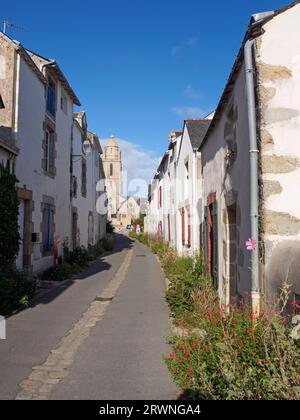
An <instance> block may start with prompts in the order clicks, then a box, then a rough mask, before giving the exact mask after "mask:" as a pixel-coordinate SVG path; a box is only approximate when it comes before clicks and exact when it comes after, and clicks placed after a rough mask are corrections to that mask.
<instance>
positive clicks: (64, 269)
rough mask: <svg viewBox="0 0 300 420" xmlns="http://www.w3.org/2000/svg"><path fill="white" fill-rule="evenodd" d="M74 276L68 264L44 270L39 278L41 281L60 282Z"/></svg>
mask: <svg viewBox="0 0 300 420" xmlns="http://www.w3.org/2000/svg"><path fill="white" fill-rule="evenodd" d="M73 274H74V272H73V269H72V266H71V265H70V264H61V265H55V266H53V267H50V268H48V269H47V270H45V271H44V272H43V274H42V276H41V278H42V280H51V281H62V280H66V279H68V278H70V277H72V275H73Z"/></svg>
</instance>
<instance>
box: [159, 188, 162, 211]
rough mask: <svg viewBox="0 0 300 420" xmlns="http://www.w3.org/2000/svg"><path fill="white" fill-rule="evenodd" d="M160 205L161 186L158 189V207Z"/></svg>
mask: <svg viewBox="0 0 300 420" xmlns="http://www.w3.org/2000/svg"><path fill="white" fill-rule="evenodd" d="M161 207H162V186H160V187H159V189H158V208H159V209H160V208H161Z"/></svg>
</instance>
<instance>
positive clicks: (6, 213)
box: [0, 163, 20, 267]
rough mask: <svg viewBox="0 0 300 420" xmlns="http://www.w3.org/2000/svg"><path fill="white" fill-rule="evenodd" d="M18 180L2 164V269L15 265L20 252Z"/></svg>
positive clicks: (0, 262)
mask: <svg viewBox="0 0 300 420" xmlns="http://www.w3.org/2000/svg"><path fill="white" fill-rule="evenodd" d="M16 183H17V178H16V176H15V175H14V174H11V173H10V171H9V169H8V168H6V167H5V166H4V165H2V164H1V163H0V267H4V266H11V265H13V264H14V262H15V259H16V256H17V254H18V251H19V242H20V235H19V229H18V213H19V200H18V192H17V187H16Z"/></svg>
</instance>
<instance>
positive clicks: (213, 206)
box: [203, 193, 219, 289]
mask: <svg viewBox="0 0 300 420" xmlns="http://www.w3.org/2000/svg"><path fill="white" fill-rule="evenodd" d="M204 219H205V220H204V226H203V235H204V238H203V245H204V255H205V259H206V262H207V269H208V272H209V274H210V275H211V276H212V277H213V280H214V286H215V288H216V289H218V287H219V283H218V277H219V259H218V258H219V257H218V205H217V201H216V194H214V193H213V194H210V196H209V197H208V203H207V207H205V209H204Z"/></svg>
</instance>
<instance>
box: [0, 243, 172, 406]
mask: <svg viewBox="0 0 300 420" xmlns="http://www.w3.org/2000/svg"><path fill="white" fill-rule="evenodd" d="M130 248H132V257H131V262H130V265H129V268H128V271H127V272H126V275H125V278H124V279H123V282H122V284H121V286H120V288H119V289H118V291H117V293H116V296H115V298H114V299H113V301H112V302H111V303H110V304H109V305H108V306H107V309H106V310H105V313H104V315H103V317H102V318H101V319H100V320H99V322H97V323H96V325H95V326H94V327H93V328H92V329H91V330H90V334H89V336H88V337H87V338H86V339H85V340H84V342H83V343H82V345H81V346H80V347H79V349H78V350H77V352H76V354H75V355H74V359H73V361H72V363H71V365H70V366H69V367H68V368H67V376H66V377H65V378H63V379H62V380H61V381H60V382H59V383H58V384H56V385H55V386H53V387H52V388H51V394H50V396H49V398H51V399H72V400H74V399H92V400H98V399H100V400H101V399H125V400H126V399H176V398H177V395H178V390H177V389H176V387H175V385H174V384H173V383H172V382H171V380H170V379H169V376H168V372H167V369H166V368H165V366H164V364H163V362H162V358H161V355H162V353H164V352H167V351H168V347H167V345H166V344H165V339H164V338H165V336H166V334H167V333H168V331H169V329H170V324H169V317H168V308H167V305H166V303H165V300H164V297H163V288H164V279H163V276H162V273H161V270H160V268H159V265H158V263H157V261H156V259H155V257H154V256H153V255H152V254H151V253H150V252H149V250H148V249H147V248H145V247H144V246H143V245H141V244H139V243H132V242H131V240H130V239H129V238H127V237H125V236H121V235H118V236H117V243H116V247H115V250H114V252H113V253H111V254H110V255H108V256H106V257H104V258H103V259H102V260H101V261H99V262H97V263H96V264H95V265H94V266H93V267H91V268H89V269H88V270H87V271H86V272H85V273H84V275H82V276H80V277H81V278H80V279H78V280H75V281H70V282H67V284H66V285H64V287H62V288H59V289H58V290H55V291H52V292H50V293H49V294H47V295H46V296H45V297H44V298H42V299H40V301H38V302H36V303H35V304H34V305H32V307H31V308H29V309H27V310H26V311H23V312H21V313H19V314H17V315H15V316H13V317H11V318H10V319H8V320H7V340H6V341H0V372H1V380H0V399H14V398H16V396H17V394H18V393H19V391H20V388H19V383H20V382H21V381H22V380H24V379H26V378H28V376H29V375H30V374H31V372H32V367H33V366H37V365H42V364H43V363H44V362H45V361H46V359H47V357H48V355H49V353H50V351H51V350H53V349H56V348H57V346H58V344H59V342H60V340H61V339H62V338H63V337H65V336H66V335H67V334H68V332H69V331H70V330H71V329H72V328H73V326H74V324H75V323H76V322H77V321H78V320H80V319H81V317H82V314H83V313H84V312H86V311H87V309H88V308H89V307H90V305H91V303H92V302H93V301H94V299H95V297H96V296H98V295H99V294H101V292H102V291H103V290H104V289H105V288H106V287H107V285H109V284H110V282H111V280H112V279H113V278H114V277H115V274H116V273H117V271H118V269H119V268H120V266H121V264H122V262H123V261H124V258H125V255H127V253H128V249H130ZM119 271H120V270H119Z"/></svg>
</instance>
